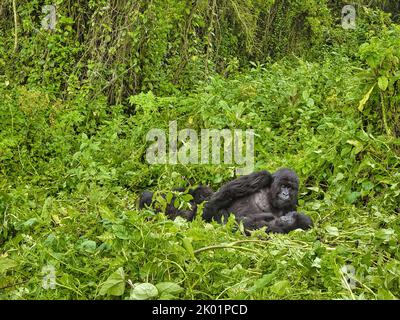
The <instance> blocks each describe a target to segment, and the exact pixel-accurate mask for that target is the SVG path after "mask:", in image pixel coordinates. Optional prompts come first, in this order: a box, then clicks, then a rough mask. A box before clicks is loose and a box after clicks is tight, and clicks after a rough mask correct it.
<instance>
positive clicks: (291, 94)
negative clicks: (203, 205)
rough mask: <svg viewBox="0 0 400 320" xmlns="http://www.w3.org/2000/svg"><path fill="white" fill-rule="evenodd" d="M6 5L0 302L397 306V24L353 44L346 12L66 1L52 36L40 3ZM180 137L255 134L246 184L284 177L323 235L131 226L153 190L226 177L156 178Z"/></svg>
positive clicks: (0, 41) (61, 1)
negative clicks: (256, 178)
mask: <svg viewBox="0 0 400 320" xmlns="http://www.w3.org/2000/svg"><path fill="white" fill-rule="evenodd" d="M370 2H371V1H368V3H370ZM13 3H15V2H14V1H12V0H7V1H4V2H1V4H0V17H1V20H0V21H1V22H0V26H1V28H0V128H1V131H0V298H3V299H95V298H96V299H111V298H115V297H117V298H119V299H184V298H186V299H394V298H400V280H399V279H400V263H399V261H400V252H399V240H400V238H399V235H400V224H399V222H400V221H399V213H400V207H399V203H400V188H399V186H400V173H399V172H400V170H399V169H400V154H399V150H400V140H399V128H400V126H399V97H400V94H399V72H398V68H399V58H400V57H399V52H400V43H399V40H398V39H399V27H398V25H397V24H396V23H395V21H396V19H397V18H396V16H395V15H392V18H390V16H389V15H388V14H387V13H384V12H383V11H381V10H379V9H377V8H376V7H375V8H374V7H367V6H363V5H362V4H363V1H359V5H358V6H357V8H358V13H359V16H360V18H359V20H357V23H358V24H357V25H358V27H357V29H356V30H349V31H345V30H343V29H342V28H341V27H340V24H338V20H339V22H340V8H341V5H342V2H341V1H317V0H315V1H314V0H308V1H300V0H298V1H290V2H289V1H257V0H230V1H228V0H224V1H213V0H210V1H172V0H171V1H159V0H154V1H136V2H134V4H128V2H127V1H104V0H101V1H100V0H91V1H68V0H58V1H56V4H57V8H58V9H57V10H58V11H57V12H58V23H57V27H56V30H54V31H44V30H42V29H40V30H39V26H40V20H41V18H42V17H43V14H42V13H41V7H42V5H43V4H45V3H46V4H47V2H45V1H39V0H33V1H27V0H24V1H18V3H17V4H18V5H17V6H16V11H15V12H14V10H13ZM316 4H318V5H316ZM379 4H380V5H381V6H382V8H383V9H385V10H387V11H391V12H393V13H394V12H396V10H397V9H398V7H396V6H395V5H393V4H391V2H389V1H388V2H386V1H380V2H379ZM285 8H286V9H285ZM287 8H290V10H288V9H287ZM14 13H15V14H16V17H17V25H16V26H15V23H14ZM299 17H301V19H299ZM393 21H394V22H393ZM15 27H16V28H15ZM15 30H17V32H16V33H15ZM277 30H280V32H281V33H277ZM16 35H17V37H16ZM15 44H16V46H15ZM14 46H15V47H14ZM175 120H176V121H177V123H178V128H179V129H183V128H190V129H194V130H196V131H197V132H200V130H201V129H202V128H212V129H243V130H246V129H249V128H251V129H254V131H255V170H262V169H268V170H270V171H274V170H276V169H277V168H279V167H284V166H285V167H291V168H293V169H294V170H295V171H296V172H297V173H298V175H299V177H300V181H301V185H300V193H299V210H300V211H302V212H304V213H306V214H307V215H309V216H311V217H312V219H313V221H315V227H314V228H313V229H312V230H309V231H306V232H304V231H300V230H299V231H295V232H291V233H289V234H286V235H275V234H269V235H267V234H265V232H264V230H258V231H256V232H254V233H253V234H252V235H251V236H250V237H244V236H243V234H242V232H241V231H242V229H241V227H240V226H239V228H238V227H237V225H236V223H235V221H234V219H233V218H231V219H230V220H229V221H228V223H227V224H226V225H219V224H216V223H205V222H204V221H202V220H201V219H200V218H196V219H195V220H194V221H193V222H190V223H189V222H186V221H184V220H180V219H177V220H175V221H171V220H168V219H166V217H165V216H164V215H163V214H161V213H160V214H154V213H153V212H152V211H150V210H138V209H137V207H136V200H137V196H138V193H139V191H140V190H143V189H145V188H150V189H153V190H158V191H159V192H160V193H164V194H167V195H168V193H169V192H170V190H172V189H173V188H174V187H179V186H187V185H195V184H207V185H210V186H212V187H213V188H214V189H217V188H218V187H219V186H220V185H221V184H222V183H223V182H226V181H228V180H230V179H232V177H233V176H234V173H235V169H236V168H235V165H230V164H221V165H175V166H173V165H168V164H167V165H161V164H160V165H149V164H148V163H147V162H146V161H145V154H146V149H147V147H148V145H149V142H147V141H146V134H147V132H148V131H149V130H150V129H152V128H160V129H165V130H166V131H168V125H169V122H170V121H175ZM180 201H181V202H182V205H187V202H188V199H185V198H181V199H180ZM49 270H50V271H49ZM51 270H53V271H54V276H55V281H56V284H55V288H54V289H52V288H51V287H50V288H49V285H48V283H46V281H48V279H49V278H48V277H47V276H48V273H49V272H51Z"/></svg>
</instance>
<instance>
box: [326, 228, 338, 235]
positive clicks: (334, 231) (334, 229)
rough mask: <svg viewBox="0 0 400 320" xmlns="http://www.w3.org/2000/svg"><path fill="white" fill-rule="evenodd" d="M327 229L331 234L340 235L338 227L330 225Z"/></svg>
mask: <svg viewBox="0 0 400 320" xmlns="http://www.w3.org/2000/svg"><path fill="white" fill-rule="evenodd" d="M325 230H326V231H327V232H328V234H330V235H331V236H335V237H337V236H338V235H339V230H338V228H336V227H332V226H328V227H326V228H325Z"/></svg>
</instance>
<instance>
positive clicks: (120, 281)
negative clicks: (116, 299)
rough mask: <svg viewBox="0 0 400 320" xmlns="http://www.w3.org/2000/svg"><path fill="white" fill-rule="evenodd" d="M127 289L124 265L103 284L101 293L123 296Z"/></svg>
mask: <svg viewBox="0 0 400 320" xmlns="http://www.w3.org/2000/svg"><path fill="white" fill-rule="evenodd" d="M124 291H125V273H124V269H123V268H122V267H120V268H118V270H117V271H115V272H114V273H112V274H111V275H110V276H109V277H108V279H107V280H106V281H105V282H104V283H103V284H102V285H101V288H100V292H99V294H100V295H102V296H103V295H106V294H109V295H112V296H122V295H123V293H124Z"/></svg>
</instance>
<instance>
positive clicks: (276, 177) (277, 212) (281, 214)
mask: <svg viewBox="0 0 400 320" xmlns="http://www.w3.org/2000/svg"><path fill="white" fill-rule="evenodd" d="M298 190H299V178H298V177H297V175H296V173H295V172H294V171H292V170H290V169H285V168H284V169H280V170H278V171H276V172H275V173H274V174H270V173H269V172H268V171H260V172H255V173H251V174H249V175H246V176H242V177H240V178H237V179H235V180H233V181H230V182H228V183H227V184H225V185H223V186H222V187H221V188H220V189H219V190H218V192H216V193H214V194H213V195H212V196H211V197H210V199H209V201H208V202H207V203H206V204H205V206H204V210H203V219H204V220H206V221H211V220H215V221H218V222H221V220H222V218H224V220H225V221H226V219H227V218H228V216H229V214H230V213H233V214H234V215H235V217H236V220H238V221H242V222H243V225H244V227H245V228H246V229H247V230H254V229H259V228H262V227H263V226H267V232H277V233H287V232H289V231H291V230H294V229H298V228H301V229H308V228H310V227H311V226H312V224H313V223H312V220H311V219H310V218H309V217H308V216H306V215H304V214H301V213H298V212H296V207H297V194H298Z"/></svg>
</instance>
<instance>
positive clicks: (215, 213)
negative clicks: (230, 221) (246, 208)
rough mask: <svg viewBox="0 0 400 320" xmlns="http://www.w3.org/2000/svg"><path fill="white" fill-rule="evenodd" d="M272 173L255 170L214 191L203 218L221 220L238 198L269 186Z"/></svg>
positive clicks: (205, 207)
mask: <svg viewBox="0 0 400 320" xmlns="http://www.w3.org/2000/svg"><path fill="white" fill-rule="evenodd" d="M272 180H273V178H272V175H271V174H270V173H269V172H268V171H266V170H263V171H259V172H254V173H251V174H249V175H246V176H242V177H239V178H237V179H235V180H233V181H230V182H228V183H226V184H225V185H223V186H222V187H221V188H220V189H219V190H218V192H216V193H214V194H213V195H212V196H211V198H210V200H209V201H208V202H207V203H206V204H205V206H204V209H203V219H204V220H205V221H207V222H210V221H211V220H213V219H214V220H216V221H218V222H220V221H221V218H222V216H227V215H228V214H229V213H228V212H226V209H227V208H228V207H229V206H230V204H232V202H233V201H235V200H236V199H238V198H242V197H246V196H249V195H251V194H254V193H256V192H257V191H259V190H260V189H263V188H265V187H268V186H270V185H271V183H272Z"/></svg>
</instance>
